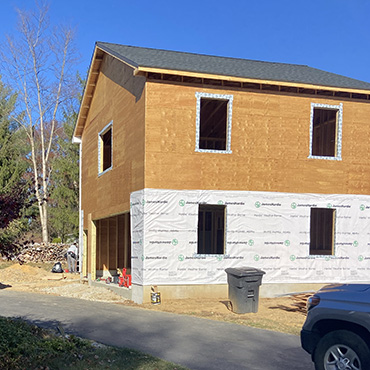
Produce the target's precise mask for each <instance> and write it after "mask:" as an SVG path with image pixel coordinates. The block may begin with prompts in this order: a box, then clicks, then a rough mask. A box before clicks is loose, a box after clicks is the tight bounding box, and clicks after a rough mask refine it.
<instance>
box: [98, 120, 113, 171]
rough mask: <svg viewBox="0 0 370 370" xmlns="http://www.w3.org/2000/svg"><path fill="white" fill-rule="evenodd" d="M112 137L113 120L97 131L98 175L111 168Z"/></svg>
mask: <svg viewBox="0 0 370 370" xmlns="http://www.w3.org/2000/svg"><path fill="white" fill-rule="evenodd" d="M112 138H113V122H110V123H109V124H108V125H107V126H105V127H104V128H103V130H101V131H100V132H99V143H98V145H99V150H98V152H99V158H98V166H99V175H100V174H102V173H104V172H105V171H108V170H110V169H111V168H112V157H113V155H112V147H113V146H112V141H113V140H112Z"/></svg>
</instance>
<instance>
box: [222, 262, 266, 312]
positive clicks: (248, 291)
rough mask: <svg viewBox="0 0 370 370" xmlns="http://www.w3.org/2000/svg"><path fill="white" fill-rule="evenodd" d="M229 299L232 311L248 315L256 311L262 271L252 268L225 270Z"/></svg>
mask: <svg viewBox="0 0 370 370" xmlns="http://www.w3.org/2000/svg"><path fill="white" fill-rule="evenodd" d="M225 271H226V273H227V282H228V284H229V299H230V301H231V304H232V311H233V312H235V313H249V312H254V313H256V312H257V311H258V300H259V287H260V285H261V283H262V276H263V275H264V274H265V272H264V271H262V270H259V269H256V268H254V267H240V268H227V269H226V270H225Z"/></svg>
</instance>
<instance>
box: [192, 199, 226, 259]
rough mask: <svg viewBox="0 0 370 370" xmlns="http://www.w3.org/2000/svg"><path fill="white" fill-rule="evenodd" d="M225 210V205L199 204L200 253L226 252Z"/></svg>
mask: <svg viewBox="0 0 370 370" xmlns="http://www.w3.org/2000/svg"><path fill="white" fill-rule="evenodd" d="M225 212H226V206H224V205H209V204H200V205H199V213H198V251H197V253H198V254H224V253H225Z"/></svg>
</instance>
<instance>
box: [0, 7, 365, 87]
mask: <svg viewBox="0 0 370 370" xmlns="http://www.w3.org/2000/svg"><path fill="white" fill-rule="evenodd" d="M49 4H50V17H51V21H52V23H63V24H69V25H72V26H73V27H75V28H76V45H77V48H78V49H79V52H80V53H81V57H82V58H81V63H80V65H79V66H78V69H79V71H80V72H81V74H82V75H83V76H84V75H85V74H86V71H87V68H88V66H89V63H90V60H91V56H92V52H93V48H94V44H95V42H96V41H105V42H113V43H119V44H126V45H134V46H143V47H151V48H159V49H168V50H177V51H186V52H194V53H201V54H211V55H219V56H228V57H236V58H245V59H254V60H263V61H271V62H283V63H293V64H306V65H309V66H311V67H314V68H319V69H323V70H326V71H329V72H333V73H338V74H342V75H345V76H348V77H352V78H356V79H359V80H363V81H366V82H370V1H369V0H229V1H220V0H213V1H209V0H195V1H194V0H186V1H176V0H171V1H170V0H157V1H154V0H151V1H149V0H142V1H132V0H130V1H128V0H106V1H102V0H99V1H97V0H50V1H49ZM16 7H18V8H21V9H30V8H32V7H34V1H33V0H0V39H1V41H2V40H3V39H4V35H5V34H14V33H15V27H16V12H15V10H14V9H15V8H16ZM0 74H1V71H0Z"/></svg>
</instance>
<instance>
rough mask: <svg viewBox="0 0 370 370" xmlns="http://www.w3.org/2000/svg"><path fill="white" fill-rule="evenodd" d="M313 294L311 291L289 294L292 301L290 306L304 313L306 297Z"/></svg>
mask: <svg viewBox="0 0 370 370" xmlns="http://www.w3.org/2000/svg"><path fill="white" fill-rule="evenodd" d="M312 295H313V293H298V294H293V295H292V296H291V298H292V300H293V303H292V307H293V308H294V309H295V310H296V311H301V312H304V313H306V310H307V309H306V303H307V299H308V298H309V297H311V296H312Z"/></svg>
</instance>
